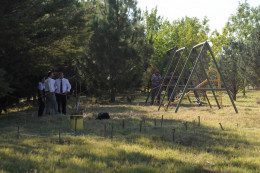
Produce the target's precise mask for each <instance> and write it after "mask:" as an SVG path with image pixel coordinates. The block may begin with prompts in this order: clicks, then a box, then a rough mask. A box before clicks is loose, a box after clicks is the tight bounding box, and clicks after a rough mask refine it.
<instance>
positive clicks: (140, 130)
mask: <svg viewBox="0 0 260 173" xmlns="http://www.w3.org/2000/svg"><path fill="white" fill-rule="evenodd" d="M142 122H143V121H142V120H141V121H140V129H139V132H140V133H141V132H142Z"/></svg>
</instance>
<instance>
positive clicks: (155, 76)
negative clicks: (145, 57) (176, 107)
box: [150, 70, 176, 105]
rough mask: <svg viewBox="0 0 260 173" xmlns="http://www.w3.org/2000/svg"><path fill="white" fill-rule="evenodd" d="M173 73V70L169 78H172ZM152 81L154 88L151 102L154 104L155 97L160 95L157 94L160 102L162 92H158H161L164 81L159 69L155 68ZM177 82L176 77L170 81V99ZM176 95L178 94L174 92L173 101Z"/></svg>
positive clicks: (168, 94)
mask: <svg viewBox="0 0 260 173" xmlns="http://www.w3.org/2000/svg"><path fill="white" fill-rule="evenodd" d="M172 75H173V72H171V73H170V76H169V77H168V78H167V79H170V78H171V76H172ZM151 81H152V90H151V103H150V104H151V105H153V104H154V99H155V97H156V96H157V95H158V96H157V100H156V102H158V103H159V102H160V95H161V93H158V92H160V91H159V90H160V85H161V83H162V77H161V75H160V71H159V70H155V73H154V74H153V75H152V79H151ZM175 84H176V80H175V78H173V80H172V81H171V83H170V86H169V89H168V92H167V96H168V100H169V99H170V97H171V95H172V92H173V87H174V85H175ZM175 95H176V94H174V95H173V97H172V99H171V101H172V102H173V101H174V98H175Z"/></svg>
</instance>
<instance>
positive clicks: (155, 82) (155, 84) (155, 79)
mask: <svg viewBox="0 0 260 173" xmlns="http://www.w3.org/2000/svg"><path fill="white" fill-rule="evenodd" d="M151 81H152V89H151V94H152V95H151V97H152V98H151V105H153V102H154V99H155V97H156V95H157V93H158V92H159V89H160V88H159V85H160V84H161V82H162V77H161V75H160V71H159V70H155V74H153V75H152V79H151ZM157 101H158V102H159V101H160V94H159V95H158V97H157Z"/></svg>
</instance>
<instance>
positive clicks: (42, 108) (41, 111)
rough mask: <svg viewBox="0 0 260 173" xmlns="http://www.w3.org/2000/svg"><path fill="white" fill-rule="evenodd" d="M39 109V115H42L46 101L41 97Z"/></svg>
mask: <svg viewBox="0 0 260 173" xmlns="http://www.w3.org/2000/svg"><path fill="white" fill-rule="evenodd" d="M38 101H39V111H38V116H39V117H41V116H42V114H43V111H44V108H45V103H44V101H43V100H42V99H39V100H38Z"/></svg>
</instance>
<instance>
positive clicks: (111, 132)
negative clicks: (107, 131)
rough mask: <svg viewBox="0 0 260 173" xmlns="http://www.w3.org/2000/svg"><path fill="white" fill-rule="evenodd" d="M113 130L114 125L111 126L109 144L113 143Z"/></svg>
mask: <svg viewBox="0 0 260 173" xmlns="http://www.w3.org/2000/svg"><path fill="white" fill-rule="evenodd" d="M113 130H114V125H113V124H111V136H110V137H111V142H112V141H113Z"/></svg>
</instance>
